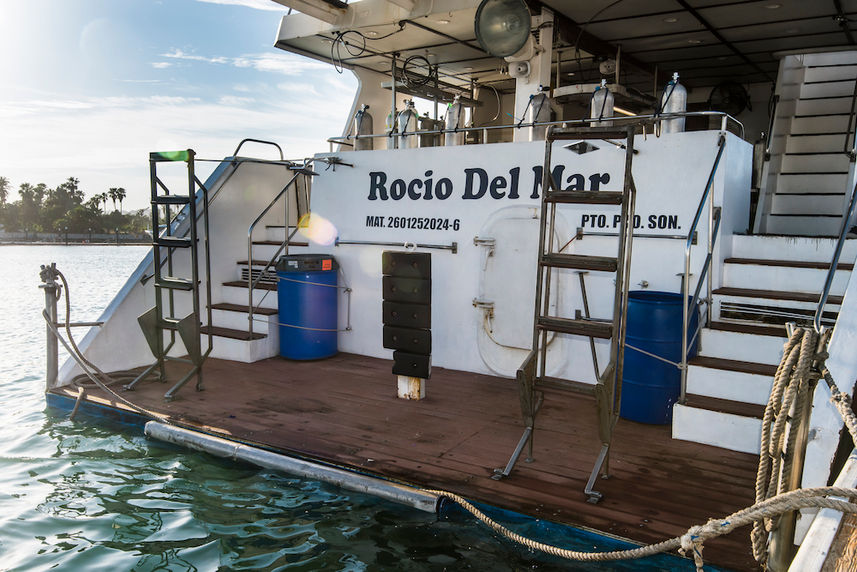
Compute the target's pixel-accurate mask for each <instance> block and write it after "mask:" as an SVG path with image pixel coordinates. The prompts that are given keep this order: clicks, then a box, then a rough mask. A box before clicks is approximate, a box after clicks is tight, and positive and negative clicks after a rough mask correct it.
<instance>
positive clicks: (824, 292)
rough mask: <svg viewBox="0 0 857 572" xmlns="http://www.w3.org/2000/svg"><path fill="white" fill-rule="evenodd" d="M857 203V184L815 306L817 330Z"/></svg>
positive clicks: (814, 318) (852, 190) (814, 320)
mask: <svg viewBox="0 0 857 572" xmlns="http://www.w3.org/2000/svg"><path fill="white" fill-rule="evenodd" d="M852 169H853V167H852ZM855 178H857V177H855ZM855 203H857V184H855V185H854V187H853V188H852V189H851V201H850V202H849V203H848V209H847V210H846V211H845V213H844V216H843V217H842V226H841V227H840V229H839V239H838V240H837V241H836V248H835V249H834V250H833V259H832V260H831V261H830V268H828V269H827V277H826V278H825V279H824V288H822V290H821V296H819V298H818V306H817V307H816V308H815V316H814V317H813V320H812V325H813V327H814V328H815V331H816V332H821V317H822V314H823V313H824V306H825V304H827V297H828V296H829V295H830V287H831V286H832V285H833V277H834V275H835V274H836V267H837V266H839V256H840V255H841V254H842V247H843V246H845V236H846V235H847V234H848V225H849V224H850V221H851V217H852V216H853V215H854V204H855Z"/></svg>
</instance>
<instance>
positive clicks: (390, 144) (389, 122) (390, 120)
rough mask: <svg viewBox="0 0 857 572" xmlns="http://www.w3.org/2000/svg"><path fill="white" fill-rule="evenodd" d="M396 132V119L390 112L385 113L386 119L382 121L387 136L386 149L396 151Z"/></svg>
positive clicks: (397, 139) (397, 141) (397, 146)
mask: <svg viewBox="0 0 857 572" xmlns="http://www.w3.org/2000/svg"><path fill="white" fill-rule="evenodd" d="M395 132H396V118H395V117H394V115H393V112H392V110H391V111H388V112H387V119H386V120H385V121H384V133H386V134H387V149H398V148H399V138H398V137H396V136H395V135H394V133H395Z"/></svg>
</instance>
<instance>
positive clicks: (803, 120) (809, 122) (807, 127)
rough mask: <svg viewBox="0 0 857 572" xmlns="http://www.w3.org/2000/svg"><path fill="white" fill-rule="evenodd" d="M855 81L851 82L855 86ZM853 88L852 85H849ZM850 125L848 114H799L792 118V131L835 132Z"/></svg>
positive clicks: (795, 132)
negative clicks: (807, 115)
mask: <svg viewBox="0 0 857 572" xmlns="http://www.w3.org/2000/svg"><path fill="white" fill-rule="evenodd" d="M853 84H854V82H853V81H852V82H851V85H852V86H853ZM849 89H851V87H849ZM846 125H848V114H830V115H823V116H822V115H814V116H813V117H801V116H797V117H795V118H794V119H792V124H791V129H790V132H791V133H792V134H793V135H794V134H797V133H835V132H837V131H841V130H842V129H843V128H844V126H846Z"/></svg>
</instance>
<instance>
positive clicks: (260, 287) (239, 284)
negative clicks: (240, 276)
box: [223, 280, 277, 303]
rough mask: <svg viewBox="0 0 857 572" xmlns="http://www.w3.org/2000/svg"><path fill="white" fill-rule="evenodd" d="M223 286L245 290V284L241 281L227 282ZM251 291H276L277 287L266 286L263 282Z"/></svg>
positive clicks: (274, 285) (273, 285)
mask: <svg viewBox="0 0 857 572" xmlns="http://www.w3.org/2000/svg"><path fill="white" fill-rule="evenodd" d="M223 285H224V286H233V287H235V288H247V282H245V281H243V280H231V281H229V282H224V283H223ZM253 289H254V290H276V289H277V285H276V284H267V283H265V282H259V283H258V284H256V286H255V287H254V288H253ZM254 303H255V302H254Z"/></svg>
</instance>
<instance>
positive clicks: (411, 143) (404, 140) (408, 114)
mask: <svg viewBox="0 0 857 572" xmlns="http://www.w3.org/2000/svg"><path fill="white" fill-rule="evenodd" d="M405 105H406V107H405V109H403V110H402V111H400V112H399V117H398V123H399V133H401V135H399V149H416V148H417V147H418V146H419V139H420V138H419V136H418V135H417V130H418V123H417V122H418V121H419V118H420V115H419V113H417V109H416V107H414V100H413V99H406V100H405Z"/></svg>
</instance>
